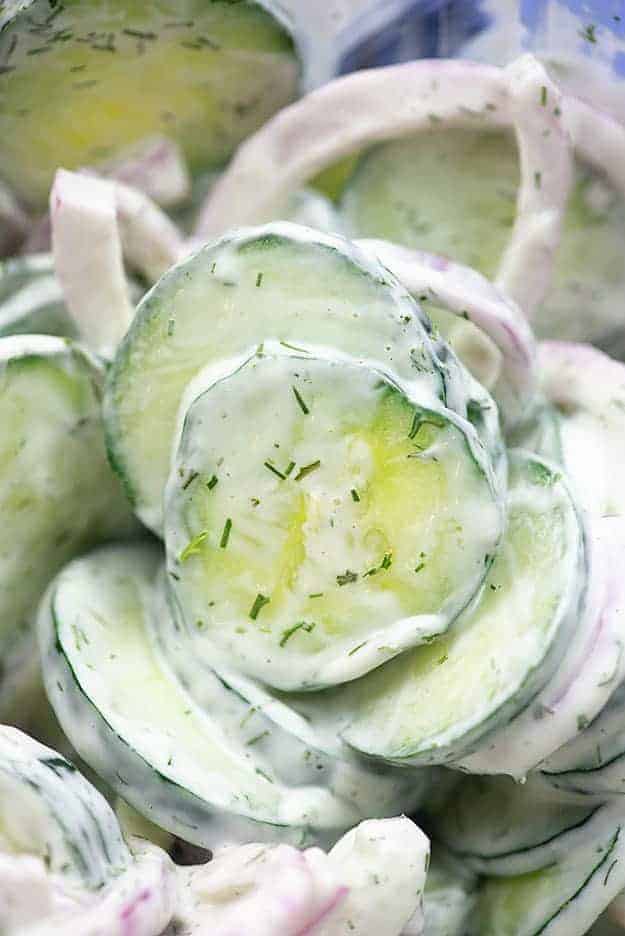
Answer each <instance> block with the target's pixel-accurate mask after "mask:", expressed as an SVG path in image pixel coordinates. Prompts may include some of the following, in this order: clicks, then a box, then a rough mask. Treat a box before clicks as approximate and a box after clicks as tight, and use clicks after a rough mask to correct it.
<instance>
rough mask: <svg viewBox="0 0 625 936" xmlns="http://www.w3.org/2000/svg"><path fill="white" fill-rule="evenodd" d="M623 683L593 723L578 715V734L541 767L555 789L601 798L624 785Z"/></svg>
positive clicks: (619, 792) (624, 729)
mask: <svg viewBox="0 0 625 936" xmlns="http://www.w3.org/2000/svg"><path fill="white" fill-rule="evenodd" d="M624 712H625V684H623V683H621V685H620V686H618V687H617V688H616V690H615V691H614V693H613V695H612V696H611V698H610V700H609V701H608V703H607V704H606V706H605V707H604V708H603V710H602V711H601V712H600V713H599V715H598V716H597V718H595V719H594V721H592V722H590V724H588V721H587V719H586V718H585V716H584V715H580V719H579V722H580V733H579V734H578V735H577V736H576V737H575V738H573V739H572V740H571V741H569V743H568V744H566V745H564V747H562V748H560V750H559V751H556V752H555V754H553V755H552V756H551V757H550V758H548V760H546V761H545V762H544V764H543V765H541V770H542V776H543V777H544V778H545V779H546V780H548V781H549V783H550V784H552V786H554V787H555V788H556V789H558V790H563V791H566V792H570V793H581V794H582V795H584V796H586V795H588V796H591V797H595V798H597V797H600V798H602V799H605V798H606V797H608V796H611V795H614V796H618V797H621V796H622V795H623V789H624V784H625V728H624V727H623V723H624V719H623V715H624Z"/></svg>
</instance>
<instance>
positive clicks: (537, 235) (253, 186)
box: [196, 56, 571, 314]
mask: <svg viewBox="0 0 625 936" xmlns="http://www.w3.org/2000/svg"><path fill="white" fill-rule="evenodd" d="M545 95H546V99H547V100H548V101H549V106H545V105H544V104H543V103H542V101H543V99H544V98H545ZM559 102H560V92H559V90H558V89H557V88H556V86H555V85H554V84H553V82H552V81H551V79H550V78H549V76H548V75H547V73H546V71H545V70H544V69H543V67H542V65H540V64H539V63H538V62H537V61H536V59H534V58H533V57H532V56H523V57H522V58H521V59H519V60H518V61H516V62H513V63H512V64H511V65H510V66H508V67H507V68H506V69H499V68H495V67H492V66H486V65H478V64H476V63H474V62H462V61H458V60H453V59H452V60H434V61H428V60H422V61H419V62H410V63H407V64H405V65H396V66H392V67H389V68H383V69H373V70H370V71H362V72H356V73H355V74H352V75H348V76H347V77H345V78H339V79H338V80H336V81H333V82H331V83H330V84H328V85H326V86H325V87H323V88H320V89H319V90H317V91H314V92H313V93H312V94H309V95H308V96H306V97H304V98H302V99H301V100H300V101H298V102H297V103H295V104H292V105H291V106H290V107H287V108H285V109H284V110H283V111H281V112H280V113H279V114H277V115H276V116H275V117H274V118H273V119H272V120H270V121H269V123H267V124H266V125H265V126H264V127H263V128H262V129H261V130H259V131H258V132H257V133H256V134H255V135H254V136H252V137H250V139H249V140H247V141H246V142H245V143H244V144H243V145H242V146H241V147H240V148H239V150H238V152H237V154H236V156H235V158H234V159H233V161H232V163H231V164H230V167H229V168H228V169H227V170H226V172H225V173H224V174H223V176H222V177H221V178H220V179H219V181H218V182H217V184H216V185H215V187H214V188H213V190H212V191H211V193H210V195H209V197H208V199H207V201H206V203H205V205H204V207H203V210H202V212H201V216H200V221H199V224H198V228H197V232H196V233H197V236H198V237H199V238H204V239H206V238H208V237H211V236H213V235H215V234H219V233H221V232H223V231H224V230H225V229H227V228H230V227H234V226H237V225H239V224H253V223H257V222H260V221H265V220H267V219H270V218H271V217H272V216H275V214H276V211H278V210H279V208H280V206H281V205H283V204H284V199H285V197H287V196H288V195H289V194H290V193H291V192H292V191H293V190H294V189H296V188H299V187H300V186H301V185H303V184H304V183H305V182H307V181H308V180H309V179H310V178H311V177H312V176H314V175H315V174H316V173H317V172H319V171H321V170H322V169H324V168H325V167H327V166H328V165H329V164H331V163H333V162H336V161H337V160H339V159H341V158H342V157H343V156H347V155H348V154H350V153H353V152H354V151H357V150H358V149H360V148H362V147H364V146H371V145H372V144H374V143H378V142H380V141H382V140H389V139H392V138H396V137H401V136H405V135H407V134H411V133H417V132H420V131H427V130H431V129H432V126H433V125H435V126H436V127H437V128H442V127H467V126H468V127H476V126H479V127H487V128H492V127H509V126H514V127H515V128H516V134H517V140H518V147H519V154H520V164H521V183H520V187H519V194H518V200H517V220H516V223H515V225H514V228H513V231H512V234H511V239H510V244H509V246H508V248H507V250H506V252H505V255H504V257H503V260H502V265H501V270H500V273H499V277H498V282H499V284H500V285H501V286H502V287H503V288H504V289H505V290H506V291H507V292H508V293H509V294H510V295H511V296H512V298H513V299H515V300H516V301H517V302H518V303H519V305H520V306H521V307H522V309H523V310H524V312H526V313H529V314H531V312H532V311H533V309H534V308H535V306H536V305H537V304H538V303H539V302H540V300H541V299H542V297H543V295H544V293H545V291H546V289H547V287H548V285H549V281H550V275H551V266H552V262H553V254H554V252H555V249H556V247H557V244H558V241H559V235H560V222H561V218H562V214H563V212H564V208H565V204H566V198H567V195H568V191H569V187H570V181H571V153H570V147H569V141H568V137H567V135H566V134H565V132H564V130H563V128H562V126H561V122H560V116H559V115H560V108H559V106H558V105H559Z"/></svg>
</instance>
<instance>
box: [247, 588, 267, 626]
mask: <svg viewBox="0 0 625 936" xmlns="http://www.w3.org/2000/svg"><path fill="white" fill-rule="evenodd" d="M270 601H271V598H267V597H266V596H265V595H261V593H260V592H259V593H258V594H257V595H256V598H254V604H253V605H252V607H251V608H250V617H251V619H252V620H253V621H255V620H256V618H257V617H258V615H259V614H260V612H261V611H262V609H263V608H264V607H265V605H267V604H269V602H270Z"/></svg>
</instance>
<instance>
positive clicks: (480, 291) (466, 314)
mask: <svg viewBox="0 0 625 936" xmlns="http://www.w3.org/2000/svg"><path fill="white" fill-rule="evenodd" d="M356 243H357V244H358V245H359V246H360V247H362V248H364V249H365V250H367V251H370V252H373V253H374V254H375V255H376V256H377V257H378V259H379V260H380V261H381V262H382V263H383V264H384V265H385V266H387V267H388V268H389V270H390V271H391V272H392V273H394V274H395V276H396V277H397V278H398V279H399V280H400V281H401V282H402V283H403V284H404V286H405V287H406V289H408V291H409V292H411V293H412V294H413V296H415V297H416V298H417V299H418V298H419V296H420V295H422V294H425V295H427V296H428V298H430V299H431V301H432V302H433V303H435V304H437V305H440V306H441V307H442V308H444V309H446V310H447V311H449V312H452V313H453V314H454V315H457V316H459V317H461V318H463V319H468V320H469V321H470V322H472V323H473V324H474V325H476V326H477V327H478V328H479V329H480V330H481V331H482V332H483V333H484V334H485V335H486V336H487V337H488V338H489V339H490V340H491V341H492V342H493V344H494V345H495V347H496V348H497V349H498V350H499V352H500V355H501V360H500V367H499V373H498V374H497V375H496V377H497V379H496V380H495V382H494V384H495V385H494V387H493V388H491V387H490V386H489V387H488V389H492V390H493V394H494V396H495V398H496V399H497V402H498V404H499V410H500V413H501V415H502V419H503V422H504V424H505V426H506V427H507V428H509V427H510V426H512V425H514V424H515V423H517V422H518V421H519V420H520V419H522V418H524V417H526V416H527V408H528V405H529V404H530V403H531V400H532V398H533V396H534V393H535V390H536V342H535V341H534V337H533V335H532V331H531V329H530V327H529V325H528V324H527V321H526V320H525V318H524V316H523V314H522V312H521V311H520V309H519V308H518V306H516V305H515V304H514V303H513V302H512V301H511V300H509V299H508V298H507V297H506V296H504V295H503V293H502V292H501V291H500V290H499V289H498V288H497V287H496V286H494V285H493V284H492V283H491V282H490V281H489V280H487V279H486V277H484V276H482V275H481V273H477V272H476V271H475V270H472V269H471V268H470V267H466V266H463V265H462V264H459V263H454V262H453V261H452V260H448V259H447V258H446V257H441V256H438V255H437V254H431V253H426V252H425V251H421V250H412V249H410V248H408V247H402V246H400V245H399V244H392V243H390V242H389V241H383V240H376V239H364V240H359V241H356ZM468 350H470V349H468ZM465 363H466V364H467V366H468V367H469V369H470V370H473V368H472V367H471V361H470V360H465ZM474 376H475V377H476V378H477V379H478V380H480V382H481V383H483V384H484V385H485V386H487V385H488V384H489V383H490V380H489V379H488V375H484V374H482V373H477V372H475V371H474Z"/></svg>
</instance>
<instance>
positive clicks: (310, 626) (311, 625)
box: [280, 621, 315, 647]
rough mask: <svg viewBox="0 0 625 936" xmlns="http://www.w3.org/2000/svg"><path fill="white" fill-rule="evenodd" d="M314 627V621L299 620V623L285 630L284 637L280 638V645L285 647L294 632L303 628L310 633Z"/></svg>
mask: <svg viewBox="0 0 625 936" xmlns="http://www.w3.org/2000/svg"><path fill="white" fill-rule="evenodd" d="M314 627H315V622H314V621H311V622H310V623H309V622H308V621H298V622H297V624H294V625H293V627H288V628H287V629H286V630H285V631H284V632H283V634H282V637H281V638H280V646H281V647H284V646H285V645H286V643H287V641H288V640H289V639H290V638H291V637H292V636H293V634H296V633H297V631H299V630H303V631H306V633H307V634H310V632H311V631H312V630H313V629H314Z"/></svg>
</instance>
